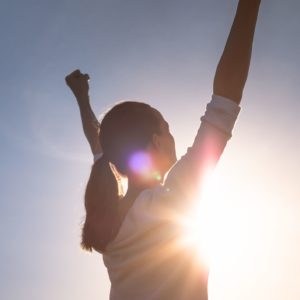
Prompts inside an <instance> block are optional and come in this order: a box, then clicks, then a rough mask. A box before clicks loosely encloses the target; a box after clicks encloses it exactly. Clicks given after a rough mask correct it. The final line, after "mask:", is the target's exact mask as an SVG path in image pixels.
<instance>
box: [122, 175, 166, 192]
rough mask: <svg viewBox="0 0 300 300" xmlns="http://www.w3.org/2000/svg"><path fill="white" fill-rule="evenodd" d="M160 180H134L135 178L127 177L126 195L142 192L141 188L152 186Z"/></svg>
mask: <svg viewBox="0 0 300 300" xmlns="http://www.w3.org/2000/svg"><path fill="white" fill-rule="evenodd" d="M161 182H162V180H160V181H159V180H156V179H153V180H147V181H146V180H136V178H134V179H133V178H130V177H129V178H128V189H127V193H126V195H131V196H134V195H136V196H137V195H138V194H139V193H140V192H142V191H143V190H146V189H149V188H152V187H154V186H156V185H158V184H160V183H161Z"/></svg>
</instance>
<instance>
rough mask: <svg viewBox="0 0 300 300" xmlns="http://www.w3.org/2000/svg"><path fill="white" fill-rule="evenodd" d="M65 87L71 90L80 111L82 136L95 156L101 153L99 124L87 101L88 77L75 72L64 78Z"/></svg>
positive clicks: (77, 71)
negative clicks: (83, 135)
mask: <svg viewBox="0 0 300 300" xmlns="http://www.w3.org/2000/svg"><path fill="white" fill-rule="evenodd" d="M65 80H66V83H67V85H68V86H69V87H70V89H71V90H72V92H73V94H74V96H75V98H76V100H77V103H78V106H79V110H80V116H81V121H82V127H83V131H84V134H85V136H86V138H87V140H88V143H89V145H90V147H91V150H92V153H93V154H94V156H95V155H97V154H99V153H102V148H101V145H100V142H99V132H100V124H99V122H98V120H97V118H96V116H95V114H94V112H93V110H92V108H91V105H90V100H89V84H88V80H89V76H88V75H87V74H82V73H81V72H80V71H79V70H75V71H74V72H72V73H71V74H69V75H68V76H66V78H65Z"/></svg>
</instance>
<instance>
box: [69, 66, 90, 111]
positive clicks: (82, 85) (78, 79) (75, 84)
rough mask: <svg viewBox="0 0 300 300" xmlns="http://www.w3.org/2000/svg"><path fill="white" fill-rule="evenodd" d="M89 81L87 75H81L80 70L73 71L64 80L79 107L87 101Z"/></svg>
mask: <svg viewBox="0 0 300 300" xmlns="http://www.w3.org/2000/svg"><path fill="white" fill-rule="evenodd" d="M89 79H90V77H89V75H88V74H82V73H81V72H80V70H75V71H73V72H72V73H70V74H69V75H67V76H66V78H65V80H66V84H67V85H68V87H69V88H70V89H71V90H72V92H73V94H74V96H75V97H76V99H77V101H78V104H79V105H80V104H84V103H85V102H88V101H89V83H88V81H89Z"/></svg>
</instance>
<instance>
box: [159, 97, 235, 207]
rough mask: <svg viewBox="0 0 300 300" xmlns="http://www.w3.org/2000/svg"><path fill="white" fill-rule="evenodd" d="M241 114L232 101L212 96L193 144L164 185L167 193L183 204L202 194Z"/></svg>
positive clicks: (172, 170) (174, 167) (187, 203)
mask: <svg viewBox="0 0 300 300" xmlns="http://www.w3.org/2000/svg"><path fill="white" fill-rule="evenodd" d="M239 112H240V107H239V106H238V105H237V104H236V103H235V102H233V101H232V100H230V99H227V98H224V97H222V96H218V95H213V96H212V100H211V101H210V103H209V104H208V105H207V107H206V112H205V114H204V116H203V117H202V118H201V125H200V128H199V130H198V133H197V135H196V138H195V140H194V143H193V145H192V146H191V147H190V148H188V151H187V153H186V154H185V155H184V156H183V157H182V158H181V159H180V160H179V161H178V162H177V163H176V164H175V165H174V166H173V168H172V169H171V171H170V172H169V174H168V176H167V178H166V180H165V183H164V187H165V190H166V191H168V193H171V195H172V197H171V198H173V199H174V198H176V199H177V200H175V201H179V202H180V203H179V204H180V205H181V204H182V205H184V206H185V205H189V204H190V202H191V201H190V200H191V199H194V197H195V195H196V194H197V193H199V190H200V188H201V182H203V180H204V177H205V175H206V174H207V172H208V171H210V170H212V169H213V168H214V167H215V165H216V164H217V162H218V160H219V158H220V156H221V154H222V153H223V150H224V148H225V146H226V143H227V141H228V140H229V139H230V138H231V135H232V129H233V127H234V124H235V121H236V119H237V116H238V114H239ZM173 196H174V197H173ZM173 199H172V201H173Z"/></svg>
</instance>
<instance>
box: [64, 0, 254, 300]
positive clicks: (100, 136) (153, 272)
mask: <svg viewBox="0 0 300 300" xmlns="http://www.w3.org/2000/svg"><path fill="white" fill-rule="evenodd" d="M259 6H260V1H259V0H240V1H239V4H238V8H237V12H236V16H235V19H234V22H233V25H232V28H231V32H230V34H229V37H228V40H227V43H226V46H225V49H224V52H223V55H222V57H221V60H220V62H219V64H218V67H217V71H216V75H215V79H214V85H213V96H212V100H211V102H210V103H209V104H208V105H207V110H206V112H205V114H204V116H203V117H202V118H201V121H202V122H201V125H200V128H199V131H198V133H197V135H196V138H195V141H194V143H193V145H192V146H191V147H190V148H189V149H188V151H187V153H186V154H185V155H184V156H183V157H182V158H181V159H180V160H179V161H177V162H176V154H175V143H174V139H173V136H172V135H171V133H170V131H169V126H168V123H167V122H166V121H165V120H164V118H163V116H162V115H161V114H160V112H159V111H157V110H156V109H154V108H153V107H151V106H150V105H148V104H145V103H139V102H124V103H120V104H117V105H116V106H114V107H113V108H112V109H111V110H110V111H109V112H108V113H106V115H105V116H104V118H103V120H102V121H101V126H100V124H99V123H98V121H97V119H96V117H95V115H94V113H93V111H92V109H91V107H90V102H89V96H88V90H89V86H88V79H89V76H88V75H87V74H82V73H81V72H80V71H79V70H76V71H74V72H72V73H71V74H70V75H68V76H67V77H66V82H67V84H68V86H69V87H70V88H71V90H72V91H73V93H74V95H75V97H76V99H77V102H78V104H79V108H80V113H81V118H82V124H83V129H84V133H85V135H86V137H87V139H88V141H89V143H90V146H91V150H92V152H93V154H94V157H95V162H94V165H93V167H92V170H91V175H90V178H89V181H88V184H87V188H86V194H85V208H86V219H85V223H84V226H83V230H82V247H83V248H84V249H86V250H89V251H92V249H94V250H96V251H98V252H100V253H102V255H103V259H104V263H105V265H106V267H107V270H108V274H109V277H110V281H111V292H110V299H113V300H119V299H121V300H127V299H128V300H129V299H130V300H135V299H152V300H154V299H155V300H157V299H164V300H168V299H172V300H176V299H178V300H179V299H180V300H181V299H198V300H200V299H201V300H203V299H207V278H208V271H207V269H206V268H205V267H204V264H203V265H200V264H198V263H197V262H196V260H195V256H194V254H193V250H192V249H190V248H189V247H187V246H186V245H184V244H182V243H181V242H180V241H181V238H182V234H183V231H182V227H181V225H180V222H179V221H178V219H179V218H180V217H181V216H183V215H185V214H187V213H188V212H189V211H190V210H191V209H192V207H193V205H194V204H195V201H196V200H195V199H197V197H195V195H196V194H197V192H198V190H199V188H200V187H201V179H203V176H204V175H205V171H206V169H207V167H208V166H209V167H211V166H213V165H215V164H216V163H217V161H218V159H219V157H220V155H221V154H222V152H223V150H224V147H225V146H226V143H227V141H228V140H229V138H230V137H231V131H232V129H233V126H234V123H235V120H236V118H237V115H238V113H239V110H240V107H239V103H240V100H241V98H242V94H243V89H244V85H245V83H246V79H247V76H248V71H249V65H250V58H251V50H252V43H253V37H254V31H255V25H256V20H257V15H258V11H259ZM169 170H170V172H169V173H168V175H167V176H166V178H165V174H166V173H167V172H168V171H169ZM121 176H126V177H127V178H128V189H127V192H126V193H125V195H124V192H123V189H122V188H121V182H120V178H121Z"/></svg>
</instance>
